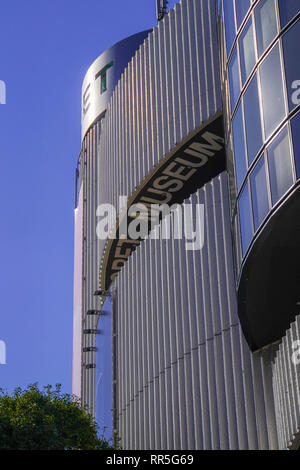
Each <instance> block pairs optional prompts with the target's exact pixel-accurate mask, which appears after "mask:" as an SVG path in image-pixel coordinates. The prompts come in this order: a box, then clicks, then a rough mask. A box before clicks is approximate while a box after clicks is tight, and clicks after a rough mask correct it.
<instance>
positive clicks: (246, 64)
mask: <svg viewBox="0 0 300 470" xmlns="http://www.w3.org/2000/svg"><path fill="white" fill-rule="evenodd" d="M239 42H240V59H241V73H242V83H243V84H244V83H245V81H246V80H247V78H248V77H249V75H250V72H251V71H252V69H253V67H254V65H255V62H256V58H255V51H254V37H253V25H252V20H251V18H250V20H249V21H248V23H247V24H246V26H245V27H244V29H243V32H242V34H241V37H240V41H239Z"/></svg>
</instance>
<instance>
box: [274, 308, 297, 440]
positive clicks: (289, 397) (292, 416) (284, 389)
mask: <svg viewBox="0 0 300 470" xmlns="http://www.w3.org/2000/svg"><path fill="white" fill-rule="evenodd" d="M299 340H300V317H299V316H297V317H296V321H295V322H294V323H292V325H291V327H290V328H289V330H288V331H287V332H286V335H285V336H284V338H283V339H282V342H281V344H280V345H279V347H278V351H277V353H276V356H275V359H274V363H273V389H274V397H275V409H276V422H277V429H278V440H279V448H280V449H287V448H291V449H297V448H298V449H299V448H300V394H299V390H300V364H299V363H298V361H299V354H298V355H297V351H299V348H300V343H299ZM296 342H297V343H296ZM293 355H295V357H293Z"/></svg>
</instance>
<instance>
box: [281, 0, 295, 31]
mask: <svg viewBox="0 0 300 470" xmlns="http://www.w3.org/2000/svg"><path fill="white" fill-rule="evenodd" d="M278 1H279V12H280V22H281V27H282V28H283V27H284V26H285V25H286V24H287V23H288V22H289V21H290V20H291V19H292V18H294V16H295V15H297V13H299V12H300V1H299V0H278Z"/></svg>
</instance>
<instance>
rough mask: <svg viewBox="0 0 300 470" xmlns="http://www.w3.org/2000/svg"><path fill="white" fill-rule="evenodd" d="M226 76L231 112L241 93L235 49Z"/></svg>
mask: <svg viewBox="0 0 300 470" xmlns="http://www.w3.org/2000/svg"><path fill="white" fill-rule="evenodd" d="M228 74H229V87H230V100H231V111H233V109H234V107H235V105H236V102H237V100H238V97H239V95H240V91H241V84H240V74H239V63H238V56H237V51H236V48H235V50H234V53H233V55H232V58H231V61H230V64H229V67H228Z"/></svg>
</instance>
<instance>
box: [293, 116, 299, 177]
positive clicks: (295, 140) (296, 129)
mask: <svg viewBox="0 0 300 470" xmlns="http://www.w3.org/2000/svg"><path fill="white" fill-rule="evenodd" d="M291 125H292V134H293V144H294V157H295V165H296V174H297V179H300V113H298V114H297V115H296V116H295V117H294V119H293V120H292V122H291Z"/></svg>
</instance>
